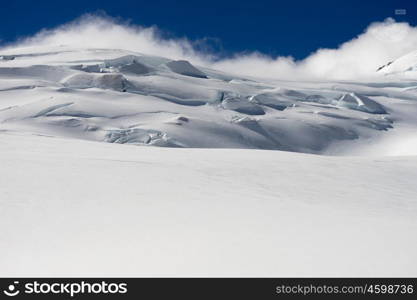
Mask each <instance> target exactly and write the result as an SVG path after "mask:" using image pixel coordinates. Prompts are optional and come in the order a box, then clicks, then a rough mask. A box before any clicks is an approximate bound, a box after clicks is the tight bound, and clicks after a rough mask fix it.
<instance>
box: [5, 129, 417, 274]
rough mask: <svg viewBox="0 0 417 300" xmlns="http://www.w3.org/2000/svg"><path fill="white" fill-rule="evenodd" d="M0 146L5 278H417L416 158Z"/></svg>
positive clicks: (33, 141) (21, 142)
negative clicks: (416, 237) (416, 254)
mask: <svg viewBox="0 0 417 300" xmlns="http://www.w3.org/2000/svg"><path fill="white" fill-rule="evenodd" d="M0 138H1V139H0V141H1V142H0V152H1V154H2V155H1V156H0V161H1V166H2V168H1V169H0V177H1V184H0V194H1V195H2V197H1V198H0V199H1V200H0V226H1V227H2V228H6V229H7V230H6V231H4V232H3V234H2V235H1V238H0V249H1V250H0V253H1V256H0V257H1V259H0V270H1V272H0V273H1V275H2V276H12V277H16V276H81V275H82V276H416V270H417V261H416V259H415V253H416V252H417V242H416V239H415V238H413V237H414V236H415V232H416V230H417V221H416V220H417V219H416V213H417V201H416V199H417V198H416V195H417V187H416V184H415V178H417V158H416V157H415V156H411V157H406V156H404V157H392V158H391V157H374V158H367V157H328V156H317V155H307V154H300V153H291V152H282V151H265V150H245V149H178V148H155V147H152V148H151V147H137V146H128V145H119V144H110V143H97V142H89V141H80V140H74V139H61V138H53V137H44V136H36V135H26V134H22V133H12V132H2V133H0Z"/></svg>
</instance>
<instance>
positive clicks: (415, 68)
mask: <svg viewBox="0 0 417 300" xmlns="http://www.w3.org/2000/svg"><path fill="white" fill-rule="evenodd" d="M377 72H380V73H382V74H384V75H402V76H405V77H411V78H413V79H417V50H416V51H413V52H411V53H408V54H406V55H404V56H401V57H399V58H397V59H395V60H393V61H390V62H388V63H387V64H385V65H383V66H381V67H379V68H378V70H377Z"/></svg>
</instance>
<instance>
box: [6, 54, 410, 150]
mask: <svg viewBox="0 0 417 300" xmlns="http://www.w3.org/2000/svg"><path fill="white" fill-rule="evenodd" d="M6 54H7V55H8V56H13V57H15V59H14V60H2V61H1V62H0V93H1V98H2V100H1V101H0V122H1V129H3V130H17V129H19V130H22V131H24V132H29V133H36V134H44V135H52V136H59V137H66V138H69V137H71V138H76V139H83V140H91V141H102V142H116V143H134V144H136V145H154V146H155V145H158V146H175V147H193V148H247V149H275V150H286V151H295V152H303V153H315V154H329V153H332V154H334V155H335V154H340V153H338V152H336V151H335V149H342V148H341V147H340V144H341V143H342V144H343V143H344V142H349V141H353V140H359V141H360V142H359V144H361V145H362V144H364V143H366V142H367V141H371V140H373V139H375V138H377V137H379V136H380V135H381V131H383V132H386V131H390V130H391V129H392V128H396V127H398V126H400V127H401V124H402V122H403V120H402V119H401V118H397V119H395V122H394V118H393V116H394V115H395V114H396V113H397V106H396V105H393V99H400V100H401V101H403V102H405V101H408V100H410V101H416V99H417V98H416V94H415V91H414V88H415V87H416V86H417V84H416V83H415V82H414V81H407V82H404V81H402V80H394V79H395V78H394V77H390V78H391V79H390V81H388V82H387V81H386V77H385V76H382V77H381V80H380V81H376V82H368V83H366V82H292V81H282V80H266V79H259V78H247V77H239V76H234V75H230V74H225V73H222V72H221V71H216V70H210V69H207V68H203V67H198V66H193V65H192V64H191V63H190V62H188V61H184V60H171V59H167V58H163V57H155V56H149V55H143V54H141V53H135V52H132V51H124V50H119V49H89V48H88V49H75V48H70V47H59V48H57V49H55V48H47V47H44V49H42V48H40V47H37V48H36V49H33V48H26V49H25V48H19V49H15V50H14V51H13V49H8V51H7V53H6ZM6 54H5V55H6ZM5 55H2V56H5ZM382 97H385V98H389V101H386V100H383V101H382V102H384V103H382V102H381V100H380V99H381V98H382ZM385 98H384V99H385ZM175 117H185V118H187V119H188V120H189V121H188V122H186V123H181V124H178V123H177V122H172V121H171V120H172V118H175ZM242 120H244V121H242ZM353 144H355V143H353ZM330 150H331V151H330ZM341 151H342V150H341ZM342 152H345V151H342ZM343 154H345V153H343Z"/></svg>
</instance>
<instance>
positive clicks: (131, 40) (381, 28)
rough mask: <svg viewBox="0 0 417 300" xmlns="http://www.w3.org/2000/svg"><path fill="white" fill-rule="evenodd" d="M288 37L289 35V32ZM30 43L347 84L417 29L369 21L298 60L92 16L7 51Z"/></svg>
mask: <svg viewBox="0 0 417 300" xmlns="http://www.w3.org/2000/svg"><path fill="white" fill-rule="evenodd" d="M288 34H291V30H290V29H289V31H288ZM34 45H36V46H58V45H70V46H74V47H91V48H118V49H126V50H131V51H137V52H141V53H144V54H152V55H157V56H163V57H168V58H172V59H187V60H190V61H192V62H193V63H194V64H197V65H204V66H208V67H213V68H216V69H220V70H223V71H226V72H232V73H236V74H240V75H248V76H262V77H271V78H280V79H289V80H292V79H310V80H319V79H336V80H343V79H345V80H349V79H357V78H366V77H372V76H374V75H375V70H376V69H377V68H378V67H379V66H381V65H383V64H385V63H387V62H388V61H390V60H393V59H395V58H397V57H400V56H402V55H404V54H407V53H409V52H411V51H413V50H416V49H417V27H412V26H410V25H409V24H408V23H397V22H395V21H394V20H393V19H386V20H385V21H383V22H376V23H372V24H371V25H370V26H369V27H368V28H367V29H366V30H365V31H364V32H363V33H362V34H360V35H358V36H357V37H356V38H354V39H352V40H350V41H347V42H345V43H343V44H342V45H340V46H339V47H338V48H337V49H319V50H317V51H316V52H314V53H312V54H311V55H310V56H308V57H307V58H305V59H303V60H300V61H295V60H294V59H293V58H291V57H276V58H272V57H269V56H266V55H263V54H260V53H250V54H236V55H235V56H234V57H232V58H226V59H220V60H219V59H216V55H215V54H214V53H204V52H201V51H197V50H195V48H194V47H193V42H191V41H189V40H187V39H186V38H183V39H164V38H162V37H161V35H160V34H159V32H158V29H157V28H156V27H148V28H145V27H139V26H134V25H131V24H126V23H121V22H118V21H116V20H114V19H111V18H109V17H102V16H95V15H86V16H83V17H81V18H79V19H78V20H76V21H74V22H71V23H69V24H66V25H62V26H60V27H58V28H55V29H52V30H43V31H41V32H40V33H38V34H36V35H35V36H34V37H30V38H26V39H24V40H21V41H19V42H18V43H17V44H15V45H11V46H9V47H17V46H19V47H21V46H34ZM200 48H201V47H200Z"/></svg>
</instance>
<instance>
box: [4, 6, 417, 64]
mask: <svg viewBox="0 0 417 300" xmlns="http://www.w3.org/2000/svg"><path fill="white" fill-rule="evenodd" d="M395 9H406V10H407V14H406V15H395V13H394V11H395ZM97 11H103V12H106V13H107V14H108V15H110V16H112V17H119V18H121V19H123V20H130V22H131V23H133V24H138V25H144V26H150V25H156V26H158V27H159V28H160V29H162V31H163V32H164V34H165V35H167V36H169V37H187V38H189V39H191V40H198V39H204V38H207V39H206V40H205V41H206V43H205V45H206V46H207V45H208V46H209V47H211V48H212V50H213V51H216V52H220V53H223V54H224V55H230V54H232V53H236V52H245V51H247V52H250V51H260V52H262V53H265V54H268V55H272V56H276V55H281V56H282V55H283V56H286V55H292V56H293V57H295V58H296V59H301V58H304V57H306V56H307V55H308V54H310V53H311V52H312V51H314V50H316V49H318V48H321V47H327V48H335V47H337V46H338V45H339V44H341V43H343V42H345V41H347V40H350V39H352V38H354V37H355V36H356V35H358V34H359V33H361V32H362V31H363V30H364V29H365V28H366V27H367V26H368V25H369V24H370V23H371V22H374V21H382V20H384V19H385V18H387V17H392V18H394V19H395V20H397V21H407V22H408V23H410V24H411V25H414V26H415V25H416V24H417V1H415V0H378V1H377V0H375V1H364V0H361V1H358V0H350V1H324V0H321V1H320V0H316V1H300V0H291V1H278V0H275V1H274V0H271V1H269V0H256V1H243V0H240V1H225V0H224V1H218V0H212V1H184V0H176V1H161V0H146V1H144V0H138V1H125V0H112V1H98V0H88V1H87V0H84V1H78V0H72V1H57V0H54V1H47V0H37V1H33V0H32V1H25V0H13V1H2V3H1V9H0V40H2V43H7V42H10V41H13V40H15V39H17V38H19V37H23V36H28V35H32V34H34V33H36V32H38V31H39V30H41V29H43V28H53V27H55V26H57V25H61V24H63V23H66V22H69V21H72V20H74V19H75V18H77V17H79V16H80V15H82V14H85V13H94V12H97Z"/></svg>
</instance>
